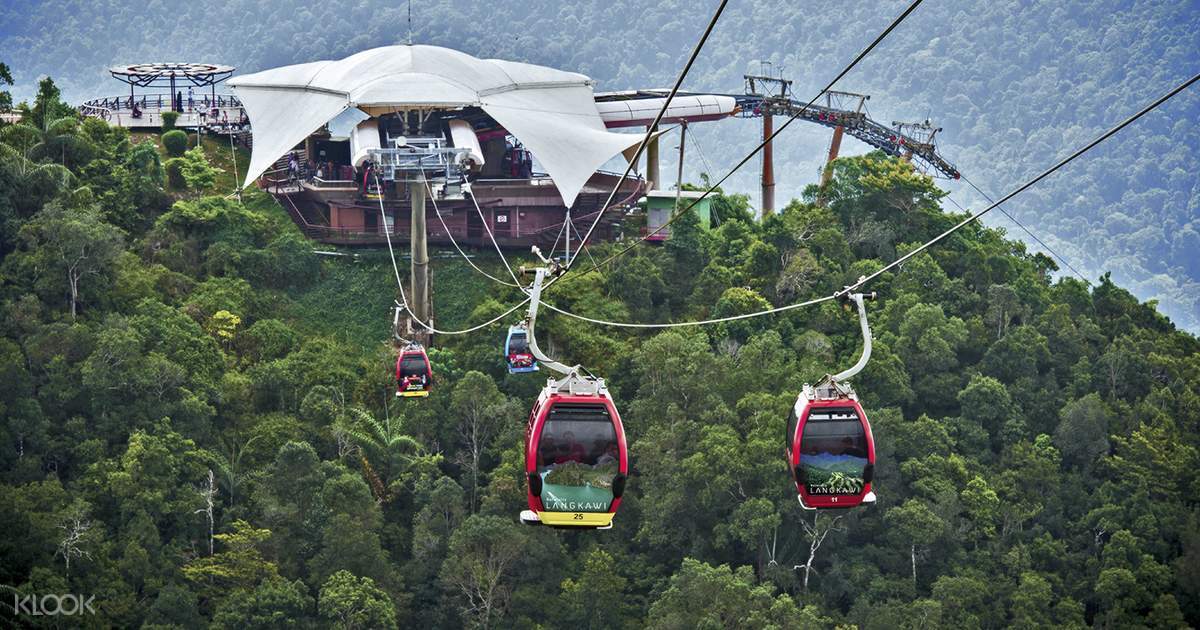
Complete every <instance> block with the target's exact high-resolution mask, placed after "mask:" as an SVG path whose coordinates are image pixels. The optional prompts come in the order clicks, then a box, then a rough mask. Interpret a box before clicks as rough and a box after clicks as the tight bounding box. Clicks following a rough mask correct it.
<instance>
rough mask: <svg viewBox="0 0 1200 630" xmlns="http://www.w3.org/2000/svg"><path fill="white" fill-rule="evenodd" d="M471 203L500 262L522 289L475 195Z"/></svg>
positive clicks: (472, 196)
mask: <svg viewBox="0 0 1200 630" xmlns="http://www.w3.org/2000/svg"><path fill="white" fill-rule="evenodd" d="M471 203H472V204H474V205H475V212H477V213H479V222H480V223H482V224H483V229H484V231H486V232H487V235H488V238H489V239H491V241H492V245H493V246H494V247H495V248H496V253H497V254H500V262H502V263H504V268H505V269H507V270H508V275H510V276H512V279H513V282H514V283H515V285H514V286H516V287H517V288H520V286H521V281H520V280H518V279H517V274H515V273H513V270H512V265H509V264H508V259H507V258H505V257H504V252H502V251H500V243H497V242H496V236H495V235H494V234H492V228H490V227H488V222H487V218H486V217H484V216H483V208H480V207H479V202H478V201H476V200H475V195H471ZM505 284H507V283H505ZM522 292H524V289H522Z"/></svg>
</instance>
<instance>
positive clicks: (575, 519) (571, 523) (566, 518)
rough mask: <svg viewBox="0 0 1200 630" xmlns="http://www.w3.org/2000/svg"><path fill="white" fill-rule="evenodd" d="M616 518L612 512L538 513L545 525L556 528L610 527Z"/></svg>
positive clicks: (539, 518)
mask: <svg viewBox="0 0 1200 630" xmlns="http://www.w3.org/2000/svg"><path fill="white" fill-rule="evenodd" d="M614 516H616V514H614V513H612V512H538V520H540V521H541V522H542V524H543V525H552V526H555V527H608V526H609V525H612V521H613V517H614Z"/></svg>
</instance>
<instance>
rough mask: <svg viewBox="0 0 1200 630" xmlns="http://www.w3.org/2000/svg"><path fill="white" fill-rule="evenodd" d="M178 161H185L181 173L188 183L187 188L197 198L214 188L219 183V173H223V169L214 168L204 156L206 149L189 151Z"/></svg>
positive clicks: (196, 148)
mask: <svg viewBox="0 0 1200 630" xmlns="http://www.w3.org/2000/svg"><path fill="white" fill-rule="evenodd" d="M177 159H182V160H183V163H182V164H180V167H179V170H180V173H181V174H182V175H183V180H184V181H185V182H187V187H188V188H189V189H191V190H192V191H193V192H194V193H195V195H196V196H199V195H200V193H202V192H204V191H206V190H209V189H210V188H212V186H213V184H214V183H216V181H217V173H220V172H221V169H218V168H213V167H212V166H211V165H210V164H209V163H208V158H207V157H205V156H204V147H200V146H197V147H194V148H191V149H188V151H187V152H186V153H184V154H183V157H182V158H177Z"/></svg>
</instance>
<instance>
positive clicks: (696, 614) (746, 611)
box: [646, 558, 830, 630]
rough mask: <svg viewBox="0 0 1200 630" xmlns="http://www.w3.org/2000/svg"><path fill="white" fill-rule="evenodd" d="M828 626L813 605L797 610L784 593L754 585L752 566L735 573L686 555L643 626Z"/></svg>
mask: <svg viewBox="0 0 1200 630" xmlns="http://www.w3.org/2000/svg"><path fill="white" fill-rule="evenodd" d="M829 624H830V620H829V619H827V618H824V617H822V616H821V615H820V613H819V612H818V611H817V610H816V609H815V608H814V607H805V608H804V609H800V608H798V607H797V606H796V603H795V601H793V600H792V599H791V598H790V597H788V596H786V595H779V596H773V595H772V593H771V588H770V587H769V586H767V585H757V586H756V585H755V584H754V572H753V570H751V569H750V567H739V568H738V569H737V570H736V571H735V570H733V569H730V567H729V566H728V565H721V566H717V567H714V566H711V565H709V564H706V563H704V562H700V561H699V560H694V559H692V558H685V559H684V560H683V565H682V566H681V567H680V569H679V571H678V572H676V573H675V575H673V576H671V580H670V582H669V583H668V586H667V588H666V590H664V591H663V593H662V595H660V596H659V597H658V599H656V600H655V601H654V603H653V604H651V605H650V611H649V613H648V615H647V617H646V627H648V628H655V629H656V630H673V629H679V630H682V629H684V628H762V627H776V628H784V627H789V628H814V629H815V628H822V627H826V626H828V625H829Z"/></svg>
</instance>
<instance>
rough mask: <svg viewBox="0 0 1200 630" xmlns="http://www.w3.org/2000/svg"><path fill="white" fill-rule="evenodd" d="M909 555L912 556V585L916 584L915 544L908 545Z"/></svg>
mask: <svg viewBox="0 0 1200 630" xmlns="http://www.w3.org/2000/svg"><path fill="white" fill-rule="evenodd" d="M908 553H909V557H910V558H912V578H913V586H916V585H917V546H916V545H915V544H913V545H909V547H908Z"/></svg>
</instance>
